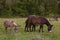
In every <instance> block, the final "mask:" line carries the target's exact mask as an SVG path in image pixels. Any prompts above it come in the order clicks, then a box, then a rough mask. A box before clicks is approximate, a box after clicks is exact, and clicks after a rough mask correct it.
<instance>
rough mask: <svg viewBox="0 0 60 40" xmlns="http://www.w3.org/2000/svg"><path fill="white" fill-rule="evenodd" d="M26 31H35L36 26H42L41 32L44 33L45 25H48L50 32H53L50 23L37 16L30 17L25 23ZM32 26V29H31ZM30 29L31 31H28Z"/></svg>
mask: <svg viewBox="0 0 60 40" xmlns="http://www.w3.org/2000/svg"><path fill="white" fill-rule="evenodd" d="M25 23H26V25H25V31H27V32H28V31H30V32H31V31H35V27H36V25H40V28H39V32H40V31H42V32H43V25H44V24H46V25H47V26H48V32H51V29H52V26H53V25H51V24H50V23H49V21H48V20H47V19H46V18H44V17H42V16H35V15H30V16H29V17H28V18H27V20H26V21H25ZM31 26H32V29H31ZM28 28H29V29H28Z"/></svg>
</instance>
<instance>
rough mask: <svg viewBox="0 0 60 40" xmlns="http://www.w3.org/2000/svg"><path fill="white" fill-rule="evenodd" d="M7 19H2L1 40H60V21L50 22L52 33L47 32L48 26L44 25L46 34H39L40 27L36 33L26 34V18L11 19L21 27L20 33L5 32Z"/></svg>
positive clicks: (0, 19)
mask: <svg viewBox="0 0 60 40" xmlns="http://www.w3.org/2000/svg"><path fill="white" fill-rule="evenodd" d="M5 19H7V18H0V40H60V19H59V21H49V22H50V23H51V24H53V28H52V32H51V33H48V32H47V26H46V25H44V32H43V33H42V32H40V33H39V32H38V30H39V26H37V27H36V32H24V28H25V27H24V26H25V20H26V18H11V19H12V20H14V21H15V22H16V23H17V24H18V25H21V26H20V27H19V29H18V32H14V31H12V32H10V31H9V29H8V33H6V32H5V30H4V26H3V22H4V20H5Z"/></svg>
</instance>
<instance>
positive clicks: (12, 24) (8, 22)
mask: <svg viewBox="0 0 60 40" xmlns="http://www.w3.org/2000/svg"><path fill="white" fill-rule="evenodd" d="M4 27H5V31H6V32H7V28H8V27H10V29H11V30H12V28H14V30H15V32H16V30H17V29H18V27H19V26H18V25H17V24H16V23H15V22H14V21H13V20H11V19H8V20H5V21H4Z"/></svg>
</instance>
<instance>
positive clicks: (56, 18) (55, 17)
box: [49, 14, 58, 21]
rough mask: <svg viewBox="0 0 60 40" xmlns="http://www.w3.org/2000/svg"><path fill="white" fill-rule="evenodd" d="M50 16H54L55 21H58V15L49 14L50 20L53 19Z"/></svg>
mask: <svg viewBox="0 0 60 40" xmlns="http://www.w3.org/2000/svg"><path fill="white" fill-rule="evenodd" d="M50 18H52V19H53V20H55V21H58V17H57V16H56V15H54V14H49V20H51V19H50Z"/></svg>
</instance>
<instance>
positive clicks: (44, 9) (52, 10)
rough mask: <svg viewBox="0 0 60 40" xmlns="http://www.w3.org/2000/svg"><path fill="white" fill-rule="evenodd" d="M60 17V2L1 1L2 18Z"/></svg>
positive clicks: (56, 0)
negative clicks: (54, 15)
mask: <svg viewBox="0 0 60 40" xmlns="http://www.w3.org/2000/svg"><path fill="white" fill-rule="evenodd" d="M33 14H34V15H41V16H46V15H48V14H56V15H60V1H59V0H0V17H13V16H14V17H17V16H18V17H20V16H22V17H26V16H29V15H33Z"/></svg>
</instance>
